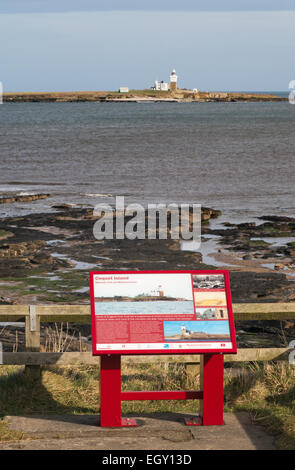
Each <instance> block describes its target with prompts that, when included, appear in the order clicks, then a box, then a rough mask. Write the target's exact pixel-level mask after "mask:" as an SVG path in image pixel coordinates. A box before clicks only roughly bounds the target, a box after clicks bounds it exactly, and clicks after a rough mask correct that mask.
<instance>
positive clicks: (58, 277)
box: [1, 269, 89, 303]
mask: <svg viewBox="0 0 295 470" xmlns="http://www.w3.org/2000/svg"><path fill="white" fill-rule="evenodd" d="M1 282H7V283H11V284H7V285H5V284H4V285H1V290H2V291H6V292H7V294H8V293H9V292H12V293H14V294H17V295H19V296H25V295H30V294H32V293H34V295H38V296H40V300H42V301H46V302H67V303H73V302H77V301H80V302H81V300H88V299H89V293H88V292H85V293H80V292H76V291H77V290H78V289H81V288H83V287H87V286H88V285H89V272H88V271H78V270H71V271H66V272H62V271H55V272H54V273H52V276H48V275H45V273H44V270H43V271H42V270H40V269H35V270H30V272H29V274H28V275H26V276H25V275H24V274H22V275H19V276H18V277H17V282H16V278H13V277H6V278H1Z"/></svg>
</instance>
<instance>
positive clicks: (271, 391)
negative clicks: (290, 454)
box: [225, 363, 295, 450]
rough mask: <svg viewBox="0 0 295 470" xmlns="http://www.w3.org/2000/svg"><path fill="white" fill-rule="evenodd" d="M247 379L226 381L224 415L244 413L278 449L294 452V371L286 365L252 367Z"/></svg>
mask: <svg viewBox="0 0 295 470" xmlns="http://www.w3.org/2000/svg"><path fill="white" fill-rule="evenodd" d="M247 369H248V372H249V374H247V375H243V376H242V375H241V376H239V377H237V378H232V379H230V380H228V382H227V383H226V386H225V407H226V410H227V411H248V412H249V413H250V414H251V417H252V419H253V421H254V422H255V423H257V424H262V425H264V426H265V427H266V431H267V432H268V433H269V434H272V435H274V436H275V439H276V446H277V447H278V448H279V449H284V450H294V449H295V381H294V378H295V370H294V368H292V367H291V366H290V365H289V364H287V363H277V364H272V363H267V364H265V365H258V364H252V365H250V366H248V368H247Z"/></svg>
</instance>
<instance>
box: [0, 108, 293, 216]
mask: <svg viewBox="0 0 295 470" xmlns="http://www.w3.org/2000/svg"><path fill="white" fill-rule="evenodd" d="M0 139H1V146H0V162H1V171H0V196H1V195H4V194H8V193H10V192H15V193H17V194H32V193H33V194H36V193H49V194H50V197H49V198H48V199H46V200H39V201H36V202H33V203H32V202H30V203H16V204H1V205H0V217H6V216H12V215H13V216H15V215H25V214H28V213H37V212H44V211H54V210H55V209H54V208H53V207H52V206H54V205H56V204H62V203H70V204H73V205H75V206H77V207H79V206H87V207H94V206H95V205H97V204H99V203H107V204H110V205H114V204H115V197H116V196H124V197H125V202H126V204H128V203H130V202H137V203H140V204H142V205H144V206H145V207H146V206H147V205H148V204H149V203H165V204H168V203H189V204H193V203H195V204H201V205H202V206H207V207H213V208H215V209H221V210H222V212H223V215H222V220H223V221H232V222H238V221H251V220H256V218H257V217H261V216H263V215H286V216H294V209H295V185H294V179H295V106H293V105H291V104H290V103H289V102H267V103H128V104H127V103H125V104H124V103H87V102H86V103H4V104H2V105H0Z"/></svg>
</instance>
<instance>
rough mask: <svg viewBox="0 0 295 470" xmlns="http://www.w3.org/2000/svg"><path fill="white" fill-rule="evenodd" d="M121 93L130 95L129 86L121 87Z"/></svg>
mask: <svg viewBox="0 0 295 470" xmlns="http://www.w3.org/2000/svg"><path fill="white" fill-rule="evenodd" d="M119 93H129V88H128V87H127V86H121V87H120V88H119Z"/></svg>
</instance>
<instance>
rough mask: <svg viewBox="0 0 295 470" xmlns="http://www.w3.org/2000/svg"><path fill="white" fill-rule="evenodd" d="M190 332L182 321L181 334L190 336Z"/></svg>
mask: <svg viewBox="0 0 295 470" xmlns="http://www.w3.org/2000/svg"><path fill="white" fill-rule="evenodd" d="M191 334H192V332H191V331H190V330H188V329H187V327H186V326H185V324H184V323H183V324H182V325H181V335H182V336H190V335H191Z"/></svg>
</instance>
